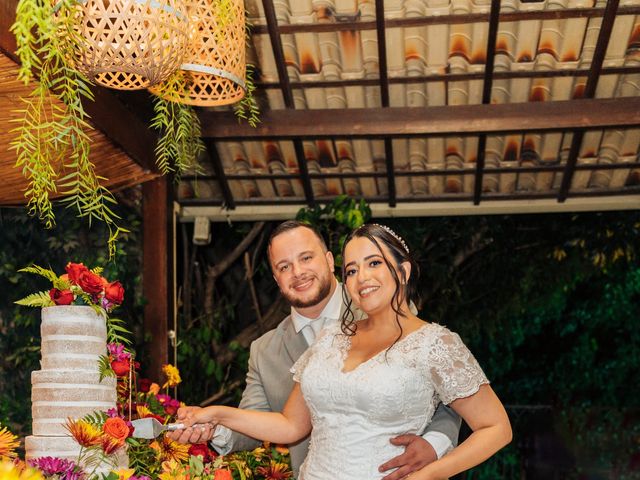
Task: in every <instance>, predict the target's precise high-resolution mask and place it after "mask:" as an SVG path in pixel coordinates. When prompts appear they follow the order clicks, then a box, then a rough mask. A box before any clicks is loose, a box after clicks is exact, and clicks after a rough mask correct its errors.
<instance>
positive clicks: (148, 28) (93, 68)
mask: <svg viewBox="0 0 640 480" xmlns="http://www.w3.org/2000/svg"><path fill="white" fill-rule="evenodd" d="M78 30H79V33H80V35H81V37H82V39H83V44H82V45H81V46H80V48H79V51H78V53H77V55H76V67H77V68H78V69H79V70H81V71H82V72H84V73H85V74H86V75H87V76H88V77H89V79H90V80H92V81H94V82H95V83H98V84H100V85H104V86H105V87H110V88H115V89H119V90H138V89H143V88H147V87H149V86H151V85H155V84H157V83H159V82H162V81H163V80H165V79H166V78H167V77H169V75H171V73H173V72H174V71H175V70H176V69H177V68H178V67H179V66H180V64H181V63H182V62H183V59H184V55H185V52H186V49H187V45H188V42H189V17H188V15H187V8H186V2H185V0H84V1H80V2H79V5H78Z"/></svg>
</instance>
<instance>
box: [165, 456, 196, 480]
mask: <svg viewBox="0 0 640 480" xmlns="http://www.w3.org/2000/svg"><path fill="white" fill-rule="evenodd" d="M187 470H188V469H187V468H185V466H184V465H181V464H180V463H178V462H177V461H176V460H173V459H172V460H168V461H164V462H162V473H161V474H160V475H158V478H159V479H160V480H188V478H189V475H188V473H187Z"/></svg>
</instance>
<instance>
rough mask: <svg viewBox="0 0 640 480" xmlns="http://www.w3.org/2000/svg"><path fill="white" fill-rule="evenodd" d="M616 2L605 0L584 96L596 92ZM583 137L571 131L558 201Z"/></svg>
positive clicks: (565, 194)
mask: <svg viewBox="0 0 640 480" xmlns="http://www.w3.org/2000/svg"><path fill="white" fill-rule="evenodd" d="M618 4H619V1H618V0H608V1H607V6H606V7H605V14H604V17H603V18H602V24H601V25H600V32H599V33H598V40H597V41H596V48H595V51H594V53H593V59H592V60H591V72H590V73H589V76H588V77H587V84H586V85H585V89H584V93H583V97H584V98H593V97H594V96H595V94H596V88H597V87H598V81H599V80H600V72H601V71H602V64H603V63H604V57H605V55H606V52H607V47H608V46H609V40H611V32H612V31H613V24H614V22H615V21H616V12H617V10H618ZM583 139H584V130H577V131H575V132H573V138H572V139H571V146H570V147H569V157H568V158H567V165H566V168H565V171H564V174H563V175H562V183H561V184H560V190H559V192H558V201H559V202H564V201H565V200H566V199H567V197H568V196H569V189H570V188H571V182H572V180H573V174H574V173H575V169H576V163H577V162H578V155H579V154H580V147H581V146H582V140H583Z"/></svg>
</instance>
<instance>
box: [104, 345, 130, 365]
mask: <svg viewBox="0 0 640 480" xmlns="http://www.w3.org/2000/svg"><path fill="white" fill-rule="evenodd" d="M107 352H109V355H110V356H111V359H112V360H113V361H117V362H128V361H129V360H130V359H131V354H130V353H129V352H127V351H126V350H125V349H124V345H123V344H121V343H117V342H114V343H108V344H107Z"/></svg>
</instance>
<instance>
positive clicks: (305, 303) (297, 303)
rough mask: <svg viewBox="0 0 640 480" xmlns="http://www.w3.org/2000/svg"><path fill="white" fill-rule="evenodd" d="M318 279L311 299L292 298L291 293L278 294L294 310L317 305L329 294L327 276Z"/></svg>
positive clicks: (329, 280)
mask: <svg viewBox="0 0 640 480" xmlns="http://www.w3.org/2000/svg"><path fill="white" fill-rule="evenodd" d="M317 279H318V291H317V292H316V293H315V294H313V296H312V297H311V298H301V297H298V296H294V295H292V294H291V293H289V292H287V293H285V292H282V290H280V292H281V293H282V296H283V297H284V298H285V299H286V300H287V301H288V302H289V303H290V304H291V306H292V307H294V308H308V307H313V306H314V305H317V304H318V303H320V302H321V301H322V300H324V299H325V298H327V296H328V295H329V292H331V278H330V277H329V276H324V277H317Z"/></svg>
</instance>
